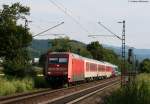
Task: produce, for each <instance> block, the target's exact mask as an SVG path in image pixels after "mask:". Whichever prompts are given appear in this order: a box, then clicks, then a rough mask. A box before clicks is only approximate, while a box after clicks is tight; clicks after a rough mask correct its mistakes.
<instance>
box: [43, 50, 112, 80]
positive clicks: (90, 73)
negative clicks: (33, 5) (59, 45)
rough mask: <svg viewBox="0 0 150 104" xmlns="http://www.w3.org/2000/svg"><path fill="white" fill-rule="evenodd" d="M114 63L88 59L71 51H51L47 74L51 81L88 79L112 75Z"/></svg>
mask: <svg viewBox="0 0 150 104" xmlns="http://www.w3.org/2000/svg"><path fill="white" fill-rule="evenodd" d="M113 70H114V65H112V64H110V63H107V62H100V61H96V60H93V59H88V58H85V57H82V56H79V55H77V54H74V53H70V52H51V53H48V55H47V62H46V67H45V71H44V72H45V73H44V74H45V76H46V78H47V79H48V80H49V81H54V82H56V80H57V81H61V82H63V83H72V82H77V81H83V80H86V79H93V78H102V77H111V76H112V75H113Z"/></svg>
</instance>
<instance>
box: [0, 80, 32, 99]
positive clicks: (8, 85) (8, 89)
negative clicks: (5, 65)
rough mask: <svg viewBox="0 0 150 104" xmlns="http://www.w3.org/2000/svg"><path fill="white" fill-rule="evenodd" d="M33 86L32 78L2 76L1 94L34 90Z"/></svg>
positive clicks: (0, 82)
mask: <svg viewBox="0 0 150 104" xmlns="http://www.w3.org/2000/svg"><path fill="white" fill-rule="evenodd" d="M33 87H34V82H33V80H32V79H31V78H24V79H14V78H11V79H10V78H9V79H7V78H0V96H4V95H10V94H15V93H22V92H26V91H29V90H32V89H33Z"/></svg>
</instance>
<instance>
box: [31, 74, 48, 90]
mask: <svg viewBox="0 0 150 104" xmlns="http://www.w3.org/2000/svg"><path fill="white" fill-rule="evenodd" d="M34 85H35V88H48V87H50V84H49V83H48V82H47V81H46V80H45V78H44V77H43V76H37V77H35V78H34Z"/></svg>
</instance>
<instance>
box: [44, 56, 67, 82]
mask: <svg viewBox="0 0 150 104" xmlns="http://www.w3.org/2000/svg"><path fill="white" fill-rule="evenodd" d="M68 62H69V54H67V53H49V54H48V56H47V65H46V73H45V74H46V79H47V80H48V81H49V82H51V83H56V82H57V83H61V84H63V83H67V79H68Z"/></svg>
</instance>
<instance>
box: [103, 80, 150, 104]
mask: <svg viewBox="0 0 150 104" xmlns="http://www.w3.org/2000/svg"><path fill="white" fill-rule="evenodd" d="M148 87H149V86H148V84H147V83H146V82H145V81H142V82H140V83H137V82H134V83H131V84H128V85H127V86H125V87H123V88H121V89H119V90H118V91H116V92H114V93H113V94H112V95H111V96H108V97H106V98H105V99H104V104H150V89H149V88H148Z"/></svg>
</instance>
